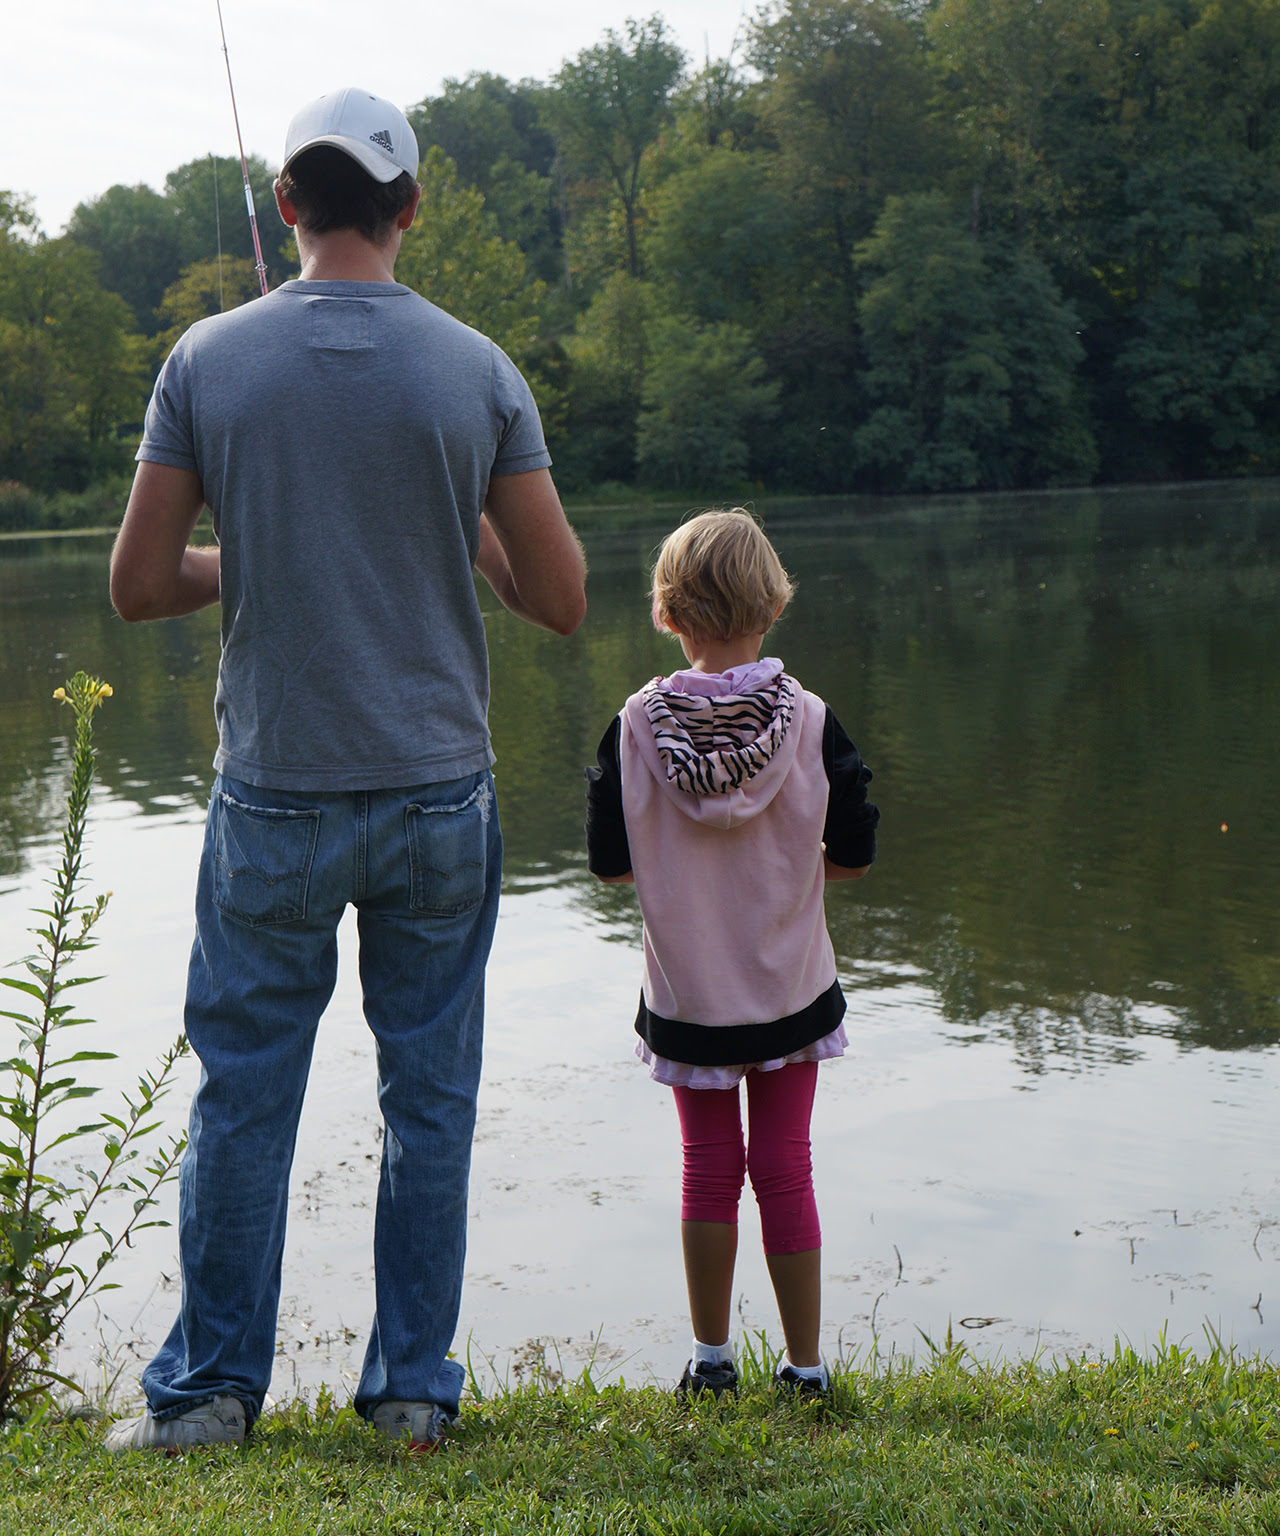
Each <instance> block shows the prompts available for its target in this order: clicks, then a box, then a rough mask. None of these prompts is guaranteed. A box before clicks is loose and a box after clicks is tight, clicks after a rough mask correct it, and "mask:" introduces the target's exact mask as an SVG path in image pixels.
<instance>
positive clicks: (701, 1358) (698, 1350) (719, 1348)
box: [693, 1339, 733, 1371]
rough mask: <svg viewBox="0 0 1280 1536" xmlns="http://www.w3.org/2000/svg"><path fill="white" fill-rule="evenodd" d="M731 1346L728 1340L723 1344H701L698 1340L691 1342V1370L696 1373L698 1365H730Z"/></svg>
mask: <svg viewBox="0 0 1280 1536" xmlns="http://www.w3.org/2000/svg"><path fill="white" fill-rule="evenodd" d="M732 1364H733V1345H732V1344H730V1343H729V1341H728V1339H726V1340H725V1341H724V1343H723V1344H703V1343H700V1342H699V1340H697V1339H694V1341H693V1368H694V1370H695V1371H696V1370H697V1369H698V1367H699V1366H700V1365H732Z"/></svg>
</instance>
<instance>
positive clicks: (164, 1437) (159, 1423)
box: [103, 1397, 245, 1456]
mask: <svg viewBox="0 0 1280 1536" xmlns="http://www.w3.org/2000/svg"><path fill="white" fill-rule="evenodd" d="M244 1435H245V1419H244V1404H243V1403H242V1402H241V1401H240V1399H239V1398H238V1397H215V1398H214V1399H213V1401H212V1402H208V1403H201V1404H200V1405H199V1406H198V1407H196V1408H188V1409H187V1410H186V1412H185V1413H180V1414H179V1415H178V1417H177V1418H176V1419H156V1418H153V1417H152V1416H151V1414H150V1413H149V1412H147V1413H141V1414H139V1415H138V1417H137V1418H135V1419H121V1420H120V1421H119V1422H118V1423H116V1424H113V1425H112V1426H111V1428H110V1429H109V1430H108V1431H107V1433H106V1438H105V1439H104V1441H103V1444H104V1445H105V1446H106V1448H107V1449H108V1450H109V1451H145V1450H156V1451H168V1452H169V1453H170V1454H172V1455H175V1456H176V1455H177V1454H178V1452H179V1451H185V1450H188V1449H189V1448H190V1447H192V1446H197V1445H243V1444H244Z"/></svg>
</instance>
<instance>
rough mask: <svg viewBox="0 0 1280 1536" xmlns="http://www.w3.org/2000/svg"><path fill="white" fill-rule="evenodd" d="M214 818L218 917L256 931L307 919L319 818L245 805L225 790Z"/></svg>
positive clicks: (315, 813)
mask: <svg viewBox="0 0 1280 1536" xmlns="http://www.w3.org/2000/svg"><path fill="white" fill-rule="evenodd" d="M214 815H215V826H214V843H213V904H214V906H216V907H217V909H218V910H219V912H222V913H223V914H224V915H225V916H227V917H233V918H235V920H236V921H237V922H240V923H246V924H248V926H249V927H251V928H261V927H266V926H267V925H268V924H271V923H292V922H297V921H298V920H299V919H301V918H304V917H305V916H306V915H307V885H308V883H309V881H310V879H311V861H312V859H313V858H314V856H315V851H316V838H317V837H318V835H319V832H320V812H319V811H318V810H281V809H278V808H275V807H272V806H262V805H245V804H244V803H243V802H242V801H240V800H236V799H234V798H233V797H232V796H231V795H229V794H227V792H226V791H225V790H220V791H219V792H218V797H217V800H216V802H215V810H214Z"/></svg>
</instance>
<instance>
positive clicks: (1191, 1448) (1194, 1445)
mask: <svg viewBox="0 0 1280 1536" xmlns="http://www.w3.org/2000/svg"><path fill="white" fill-rule="evenodd" d="M1199 1449H1200V1442H1199V1441H1198V1440H1193V1441H1192V1442H1191V1444H1190V1445H1189V1446H1188V1447H1187V1450H1188V1451H1198V1450H1199Z"/></svg>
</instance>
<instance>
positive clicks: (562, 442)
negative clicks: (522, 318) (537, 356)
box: [551, 272, 656, 490]
mask: <svg viewBox="0 0 1280 1536" xmlns="http://www.w3.org/2000/svg"><path fill="white" fill-rule="evenodd" d="M655 307H656V300H655V296H654V293H653V290H652V289H651V288H650V287H649V285H648V284H647V283H642V282H639V281H638V280H637V279H636V278H634V277H630V276H629V275H628V274H627V273H625V272H615V273H614V274H613V275H612V276H611V277H608V278H606V279H605V281H604V283H603V284H602V285H601V287H600V288H599V290H598V291H597V293H596V294H595V296H594V298H593V299H592V300H591V304H590V306H589V307H588V308H587V309H586V310H584V311H583V313H582V314H581V315H580V316H579V317H578V323H577V326H576V328H575V330H574V333H573V335H572V336H570V337H568V338H567V339H566V341H565V352H566V354H567V356H568V359H569V363H570V374H569V378H570V384H569V392H568V396H567V399H566V401H565V412H564V418H565V420H566V421H567V422H568V423H569V429H568V430H563V429H562V430H561V431H560V432H558V433H555V434H553V436H552V438H551V452H552V456H553V457H554V459H555V461H556V475H557V477H558V479H559V480H560V481H561V483H563V484H564V486H565V488H566V489H567V490H577V489H580V488H583V487H585V486H589V485H597V484H599V483H601V482H602V481H629V480H630V479H631V478H632V476H633V475H634V474H635V464H636V420H637V417H638V415H639V412H640V402H641V391H642V389H643V386H644V374H645V368H646V367H647V366H648V362H649V324H650V321H651V319H652V318H653V314H654V310H655Z"/></svg>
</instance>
